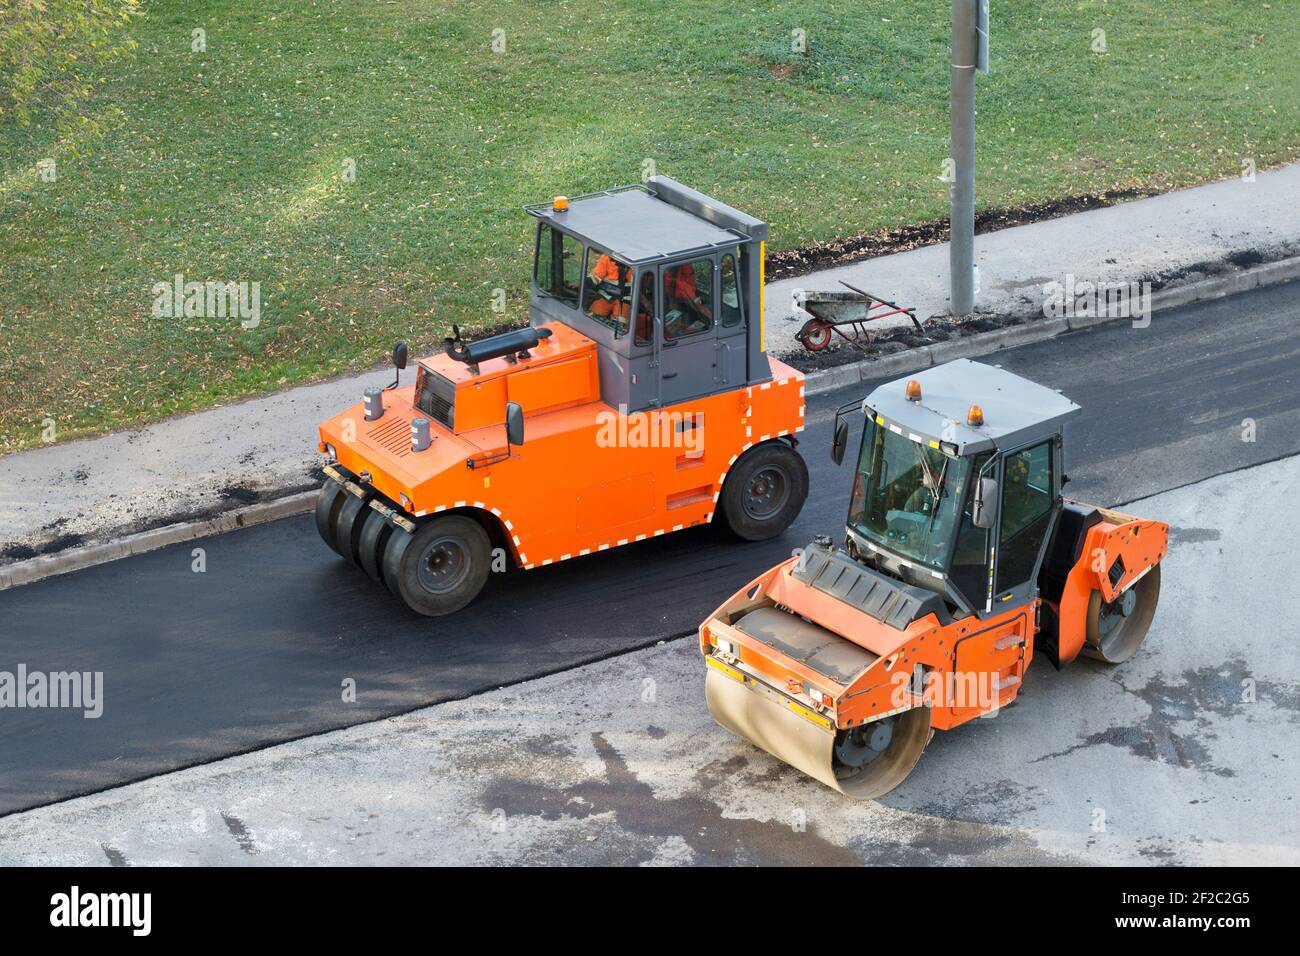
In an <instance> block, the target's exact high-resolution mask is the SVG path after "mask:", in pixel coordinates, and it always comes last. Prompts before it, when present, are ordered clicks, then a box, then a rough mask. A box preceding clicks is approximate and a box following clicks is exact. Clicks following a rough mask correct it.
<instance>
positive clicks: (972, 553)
mask: <svg viewBox="0 0 1300 956" xmlns="http://www.w3.org/2000/svg"><path fill="white" fill-rule="evenodd" d="M988 460H989V456H988V455H983V456H981V457H979V458H976V459H975V460H974V461H973V462H972V463H971V471H970V475H971V478H970V480H969V481H968V482H967V483H966V484H967V485H968V487H967V488H966V489H965V493H964V495H963V497H962V500H963V502H964V504H963V506H962V512H961V522H960V524H958V526H957V543H956V545H955V547H954V548H953V553H952V568H951V570H950V571H949V573H948V578H949V580H950V581H952V583H953V586H954V587H956V588H957V590H959V591H961V593H962V594H964V595H965V596H966V600H968V601H970V603H971V605H972V606H975V607H980V606H982V605H983V604H984V601H985V599H986V598H987V596H988V576H989V572H988V559H989V543H988V534H989V533H988V532H987V531H986V530H984V529H983V528H977V527H975V518H974V515H973V512H974V509H975V485H976V484H977V483H978V482H979V476H980V474H981V472H982V469H983V468H984V466H985V464H986V463H987V462H988Z"/></svg>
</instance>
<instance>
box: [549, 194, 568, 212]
mask: <svg viewBox="0 0 1300 956" xmlns="http://www.w3.org/2000/svg"><path fill="white" fill-rule="evenodd" d="M551 208H552V209H554V210H555V211H556V212H568V210H569V197H568V196H556V197H555V198H554V199H553V200H551Z"/></svg>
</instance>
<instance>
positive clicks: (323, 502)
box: [316, 479, 348, 555]
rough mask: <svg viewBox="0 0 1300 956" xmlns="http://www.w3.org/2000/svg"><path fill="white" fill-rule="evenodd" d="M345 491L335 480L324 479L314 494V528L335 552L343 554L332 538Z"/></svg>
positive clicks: (346, 494) (345, 495) (346, 495)
mask: <svg viewBox="0 0 1300 956" xmlns="http://www.w3.org/2000/svg"><path fill="white" fill-rule="evenodd" d="M347 497H348V493H347V491H345V490H344V488H343V486H342V485H340V484H339V483H338V482H337V481H331V480H329V479H326V481H325V484H323V485H322V486H321V489H320V494H319V495H317V496H316V530H317V531H318V532H320V536H321V539H322V540H323V541H324V542H325V543H326V544H328V545H329V546H330V548H331V549H333V551H334V553H335V554H339V555H341V554H343V552H342V551H340V550H339V546H338V543H337V542H336V541H335V538H334V528H335V526H336V525H337V523H338V520H339V511H340V510H341V509H342V508H343V504H344V499H345V498H347Z"/></svg>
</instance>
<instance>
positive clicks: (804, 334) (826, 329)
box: [797, 319, 831, 352]
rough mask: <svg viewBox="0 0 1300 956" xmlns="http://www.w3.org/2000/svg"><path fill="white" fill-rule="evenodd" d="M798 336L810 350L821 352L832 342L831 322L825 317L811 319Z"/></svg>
mask: <svg viewBox="0 0 1300 956" xmlns="http://www.w3.org/2000/svg"><path fill="white" fill-rule="evenodd" d="M797 337H798V339H799V341H800V342H802V343H803V347H804V348H806V349H807V350H808V351H809V352H820V351H821V350H822V349H824V348H826V346H828V345H830V344H831V324H830V323H829V322H827V321H826V320H825V319H809V320H808V321H807V322H805V323H804V326H803V328H802V329H800V330H799V335H798V336H797Z"/></svg>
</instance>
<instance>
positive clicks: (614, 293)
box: [582, 247, 632, 334]
mask: <svg viewBox="0 0 1300 956" xmlns="http://www.w3.org/2000/svg"><path fill="white" fill-rule="evenodd" d="M584 275H585V276H586V282H584V283H583V293H582V310H583V311H584V312H585V313H587V315H589V316H591V317H592V318H593V319H595V320H596V321H597V322H602V323H604V324H605V325H608V326H609V327H610V328H612V329H614V331H616V332H618V333H620V334H623V333H626V332H627V326H628V316H630V315H631V314H632V306H631V301H632V270H631V269H630V268H629V267H628V266H627V265H626V264H624V263H622V262H619V261H618V260H617V259H615V258H614V257H613V256H611V255H610V254H609V253H607V252H601V251H600V250H599V249H596V248H593V247H588V249H587V266H586V271H585V273H584Z"/></svg>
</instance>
